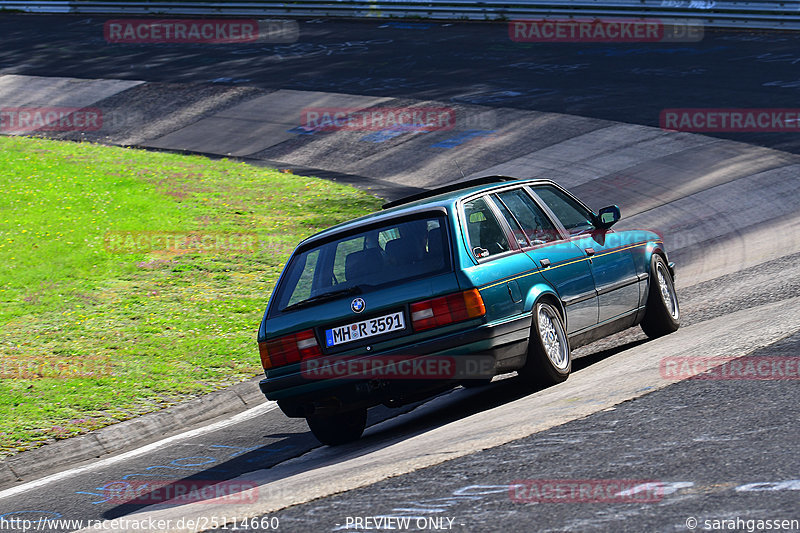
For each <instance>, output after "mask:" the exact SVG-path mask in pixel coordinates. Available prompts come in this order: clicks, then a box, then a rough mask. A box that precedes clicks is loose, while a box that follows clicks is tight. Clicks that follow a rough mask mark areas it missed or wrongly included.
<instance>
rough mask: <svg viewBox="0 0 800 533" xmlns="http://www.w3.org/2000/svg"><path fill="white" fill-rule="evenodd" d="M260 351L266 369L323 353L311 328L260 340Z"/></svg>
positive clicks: (262, 363)
mask: <svg viewBox="0 0 800 533" xmlns="http://www.w3.org/2000/svg"><path fill="white" fill-rule="evenodd" d="M258 351H259V352H260V354H261V365H262V366H263V367H264V370H269V369H270V368H274V367H276V366H284V365H290V364H292V363H299V362H300V361H301V360H304V359H310V358H312V357H319V356H320V355H322V350H320V347H319V344H317V339H316V337H315V336H314V331H313V330H310V329H307V330H305V331H301V332H299V333H292V334H290V335H284V336H283V337H278V338H277V339H273V340H271V341H262V342H259V343H258Z"/></svg>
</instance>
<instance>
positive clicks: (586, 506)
mask: <svg viewBox="0 0 800 533" xmlns="http://www.w3.org/2000/svg"><path fill="white" fill-rule="evenodd" d="M798 351H800V334H795V335H793V336H792V337H789V338H786V339H784V340H783V341H781V342H778V343H776V344H774V345H772V346H770V347H768V348H766V349H763V350H759V351H757V352H755V353H754V354H753V355H752V356H753V357H761V356H792V357H796V356H797V354H798ZM798 402H800V387H798V384H797V381H779V380H776V381H770V382H764V381H725V380H717V381H708V380H689V381H683V382H680V383H677V384H675V385H672V386H670V387H667V388H665V389H662V390H660V391H657V392H654V393H651V394H648V395H646V396H644V397H641V398H637V399H635V400H632V401H628V402H625V403H623V404H620V405H618V406H617V407H616V408H613V409H612V410H606V411H603V412H600V413H597V414H594V415H592V416H589V417H587V418H585V419H582V420H577V421H574V422H570V423H568V424H565V425H562V426H559V427H555V428H553V429H550V430H548V431H544V432H541V433H537V434H535V435H532V436H530V437H527V438H524V439H521V440H518V441H515V442H512V443H509V444H506V445H503V446H499V447H497V448H492V449H489V450H485V451H482V452H478V453H474V454H472V455H469V456H466V457H462V458H460V459H456V460H453V461H449V462H447V463H443V464H440V465H437V466H434V467H430V468H426V469H423V470H418V471H416V472H412V473H410V474H406V475H403V476H399V477H396V478H391V479H388V480H384V481H382V482H380V483H377V484H375V485H371V486H369V487H365V488H362V489H357V490H353V491H349V492H346V493H344V494H340V495H336V496H332V497H328V498H324V499H321V500H317V501H314V502H311V503H308V504H305V505H300V506H295V507H291V508H288V509H285V510H283V511H280V512H278V513H275V514H273V515H270V516H268V517H263V518H266V519H268V518H273V517H277V518H278V520H279V521H280V525H281V531H293V532H302V531H315V532H318V531H353V532H356V531H369V528H367V527H364V526H366V525H367V524H366V523H364V522H362V524H363V525H362V527H354V526H355V525H356V524H357V523H356V522H355V520H356V518H361V519H364V518H365V517H381V516H382V517H398V518H402V517H406V518H409V519H410V520H411V521H410V526H409V527H407V528H405V530H406V531H430V530H434V529H436V527H437V526H444V527H442V528H441V529H447V530H452V531H463V532H473V531H486V532H496V531H542V532H545V531H631V532H642V531H648V532H679V531H685V532H688V531H691V530H692V529H691V528H689V527H687V520H690V519H692V518H693V519H696V520H698V523H699V525H698V526H697V529H696V530H698V531H703V530H706V531H707V530H710V529H711V528H713V527H714V522H713V520H731V519H732V520H736V519H737V518H739V519H740V520H742V521H743V522H741V523H740V525H738V527H726V528H722V529H723V530H725V531H748V528H749V527H750V526H748V525H747V522H746V521H748V520H754V521H757V520H776V519H780V520H783V519H790V520H795V524H794V528H793V529H789V530H794V531H797V530H800V525H798V522H797V521H798V520H800V506H798V503H800V459H798V457H797V455H796V453H793V452H796V451H797V443H798V423H800V415H798V411H797V405H798ZM520 416H535V414H521V415H520ZM520 480H529V481H534V480H535V482H536V484H534V485H524V486H526V487H538V488H539V489H540V492H539V495H540V497H543V496H544V495H545V494H549V495H552V498H554V499H555V501H552V502H550V501H532V500H536V498H535V495H536V493H535V492H531V491H530V489H527V488H526V489H525V491H523V492H521V493H517V492H513V493H512V492H510V490H509V485H512V484H515V483H520ZM547 480H573V481H577V480H581V481H582V482H584V483H590V484H591V485H590V486H591V487H592V490H598V489H596V487H600V488H604V492H602V494H603V495H606V494H608V492H606V491H605V487H606V485H604V484H603V483H604V481H603V480H625V481H628V483H629V484H628V485H621V486H627V487H636V486H639V487H640V489H639V491H638V492H637V491H636V490H634V491H632V493H631V495H630V496H628V497H627V499H628V500H629V501H610V502H609V501H605V502H603V501H588V502H581V501H577V500H578V499H579V498H575V499H574V500H573V499H571V496H570V494H571V493H570V492H567V491H566V490H567V489H565V492H562V493H560V495H556V493H552V492H548V493H546V492H545V491H546V490H548V489H547V488H546V487H547V483H548V481H547ZM644 483H655V485H650V487H651V488H650V489H648V488H646V487H644V486H642V485H643V484H644ZM656 487H660V491H661V492H657V489H656ZM609 490H610V489H609ZM512 494H514V495H519V498H520V499H521V500H522V501H514V497H513V496H512ZM578 494H579V495H580V492H579V493H578ZM592 494H596V493H592ZM624 499H625V498H619V500H624ZM637 500H638V501H637ZM642 500H648V501H642ZM418 520H419V522H417V521H418ZM706 521H712V522H706ZM258 522H259V523H260V519H259V520H258ZM265 523H268V522H265ZM375 524H376V523H374V522H373V523H372V525H373V526H374V525H375ZM348 526H350V527H348ZM753 527H755V523H753ZM718 529H719V528H718ZM766 529H767V528H766V527H762V528H760V529H755V530H766ZM774 529H777V528H774ZM242 530H244V529H242ZM219 531H222V530H219ZM262 531H268V529H262ZM750 531H753V529H750Z"/></svg>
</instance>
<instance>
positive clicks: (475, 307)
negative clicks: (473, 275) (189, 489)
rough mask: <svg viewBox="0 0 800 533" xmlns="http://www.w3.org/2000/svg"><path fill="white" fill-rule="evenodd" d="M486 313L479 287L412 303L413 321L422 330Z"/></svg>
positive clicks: (416, 328) (415, 326) (417, 328)
mask: <svg viewBox="0 0 800 533" xmlns="http://www.w3.org/2000/svg"><path fill="white" fill-rule="evenodd" d="M485 314H486V307H485V306H484V305H483V298H481V293H480V291H478V289H471V290H468V291H464V292H457V293H455V294H448V295H447V296H440V297H439V298H433V299H432V300H425V301H424V302H417V303H413V304H411V323H412V324H413V325H414V330H415V331H422V330H426V329H430V328H437V327H439V326H446V325H447V324H452V323H454V322H461V321H462V320H468V319H470V318H476V317H479V316H483V315H485Z"/></svg>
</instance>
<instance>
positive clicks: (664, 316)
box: [641, 254, 681, 338]
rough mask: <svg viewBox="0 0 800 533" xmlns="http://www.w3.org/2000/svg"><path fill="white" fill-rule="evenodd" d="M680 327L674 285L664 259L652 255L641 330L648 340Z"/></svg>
mask: <svg viewBox="0 0 800 533" xmlns="http://www.w3.org/2000/svg"><path fill="white" fill-rule="evenodd" d="M680 325H681V311H680V306H679V305H678V296H677V294H676V293H675V284H674V283H673V281H672V275H671V274H670V273H669V268H668V267H667V264H666V263H665V262H664V259H663V258H662V257H661V256H660V255H658V254H653V258H652V259H651V261H650V291H649V293H648V295H647V304H646V307H645V312H644V318H643V319H642V324H641V326H642V330H644V332H645V334H646V335H647V336H648V337H650V338H656V337H661V336H663V335H667V334H668V333H672V332H673V331H675V330H677V329H678V327H680Z"/></svg>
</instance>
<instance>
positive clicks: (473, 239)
mask: <svg viewBox="0 0 800 533" xmlns="http://www.w3.org/2000/svg"><path fill="white" fill-rule="evenodd" d="M464 216H465V217H466V219H467V233H468V235H469V244H470V249H471V250H472V254H473V255H474V256H475V257H476V258H478V259H483V258H485V257H489V256H491V255H495V254H500V253H503V252H507V251H509V250H510V249H511V247H510V246H509V244H508V239H507V238H506V234H505V232H504V231H503V228H502V227H501V226H500V222H498V220H497V217H495V216H494V212H492V210H491V209H490V208H489V204H487V203H486V200H485V199H484V198H477V199H475V200H470V201H469V202H466V203H465V204H464Z"/></svg>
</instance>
